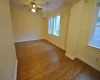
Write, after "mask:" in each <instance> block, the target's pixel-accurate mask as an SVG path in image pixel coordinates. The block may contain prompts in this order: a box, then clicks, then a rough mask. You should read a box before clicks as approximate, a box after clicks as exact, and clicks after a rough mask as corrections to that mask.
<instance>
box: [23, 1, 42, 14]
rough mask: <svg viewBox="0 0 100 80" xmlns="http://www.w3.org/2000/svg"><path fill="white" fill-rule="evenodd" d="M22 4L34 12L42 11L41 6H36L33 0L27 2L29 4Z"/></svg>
mask: <svg viewBox="0 0 100 80" xmlns="http://www.w3.org/2000/svg"><path fill="white" fill-rule="evenodd" d="M24 6H25V7H27V8H28V9H29V10H31V11H32V12H34V13H35V12H41V11H42V8H41V7H38V5H37V4H36V3H35V1H33V2H29V4H24Z"/></svg>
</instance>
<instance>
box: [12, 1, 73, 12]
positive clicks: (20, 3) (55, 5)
mask: <svg viewBox="0 0 100 80" xmlns="http://www.w3.org/2000/svg"><path fill="white" fill-rule="evenodd" d="M71 1H72V0H10V3H11V4H12V5H14V6H16V7H23V6H24V5H30V2H35V3H36V4H37V6H38V7H41V8H43V12H49V11H52V10H55V9H57V8H58V7H60V6H61V5H63V4H64V3H67V2H71ZM46 3H49V4H46Z"/></svg>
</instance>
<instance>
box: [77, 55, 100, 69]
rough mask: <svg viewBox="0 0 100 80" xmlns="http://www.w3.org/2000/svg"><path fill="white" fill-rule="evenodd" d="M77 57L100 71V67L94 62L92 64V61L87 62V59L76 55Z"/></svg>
mask: <svg viewBox="0 0 100 80" xmlns="http://www.w3.org/2000/svg"><path fill="white" fill-rule="evenodd" d="M77 58H78V59H80V60H82V61H83V62H85V63H86V64H88V65H90V66H91V67H93V68H94V69H96V70H98V71H100V67H99V66H97V65H96V64H93V63H92V62H89V61H88V60H86V59H83V58H82V57H80V56H78V57H77Z"/></svg>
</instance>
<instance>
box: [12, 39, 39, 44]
mask: <svg viewBox="0 0 100 80" xmlns="http://www.w3.org/2000/svg"><path fill="white" fill-rule="evenodd" d="M34 40H39V39H30V40H16V41H14V42H15V43H18V42H26V41H34Z"/></svg>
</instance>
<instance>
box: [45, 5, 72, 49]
mask: <svg viewBox="0 0 100 80" xmlns="http://www.w3.org/2000/svg"><path fill="white" fill-rule="evenodd" d="M56 14H60V15H61V24H60V36H54V35H50V34H48V18H49V17H50V16H54V15H56ZM69 16H70V6H69V5H68V4H65V5H63V6H61V7H60V8H58V9H56V10H54V11H52V12H49V13H48V14H47V17H48V18H47V21H45V22H46V23H45V24H46V25H45V29H46V30H45V38H46V39H47V40H48V41H50V42H51V43H53V44H55V45H56V46H58V47H60V48H61V49H63V50H65V49H66V39H67V30H68V23H69Z"/></svg>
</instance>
